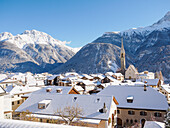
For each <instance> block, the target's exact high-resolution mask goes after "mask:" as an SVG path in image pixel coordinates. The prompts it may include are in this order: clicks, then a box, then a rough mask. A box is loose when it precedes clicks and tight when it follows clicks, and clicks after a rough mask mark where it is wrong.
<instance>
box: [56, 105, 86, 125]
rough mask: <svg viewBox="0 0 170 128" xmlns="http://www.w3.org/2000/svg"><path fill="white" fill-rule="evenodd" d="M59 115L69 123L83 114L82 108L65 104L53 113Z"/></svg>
mask: <svg viewBox="0 0 170 128" xmlns="http://www.w3.org/2000/svg"><path fill="white" fill-rule="evenodd" d="M55 114H56V115H58V116H60V117H61V118H62V119H63V120H64V122H65V123H66V124H68V125H69V124H71V123H72V122H73V120H74V119H75V118H78V117H80V116H82V115H83V110H82V109H81V108H80V107H78V106H66V107H65V108H64V109H62V110H61V109H59V110H57V112H56V113H55Z"/></svg>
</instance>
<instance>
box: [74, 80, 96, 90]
mask: <svg viewBox="0 0 170 128" xmlns="http://www.w3.org/2000/svg"><path fill="white" fill-rule="evenodd" d="M76 85H77V86H81V87H82V88H83V89H84V93H88V92H89V91H91V90H95V89H97V83H95V81H90V80H80V81H79V82H78V83H77V84H76Z"/></svg>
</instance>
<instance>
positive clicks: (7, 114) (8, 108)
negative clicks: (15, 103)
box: [0, 87, 12, 119]
mask: <svg viewBox="0 0 170 128" xmlns="http://www.w3.org/2000/svg"><path fill="white" fill-rule="evenodd" d="M0 89H2V88H1V87H0ZM0 119H12V105H11V96H10V95H9V94H7V93H6V92H5V91H4V92H2V91H1V92H0Z"/></svg>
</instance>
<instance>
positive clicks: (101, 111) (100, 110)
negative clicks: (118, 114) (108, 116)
mask: <svg viewBox="0 0 170 128" xmlns="http://www.w3.org/2000/svg"><path fill="white" fill-rule="evenodd" d="M99 112H100V113H106V112H107V107H106V104H105V103H104V106H103V108H102V109H99Z"/></svg>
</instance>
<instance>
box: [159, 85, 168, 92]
mask: <svg viewBox="0 0 170 128" xmlns="http://www.w3.org/2000/svg"><path fill="white" fill-rule="evenodd" d="M161 87H162V88H163V89H165V91H167V92H168V93H170V86H169V85H168V84H166V85H161Z"/></svg>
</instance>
